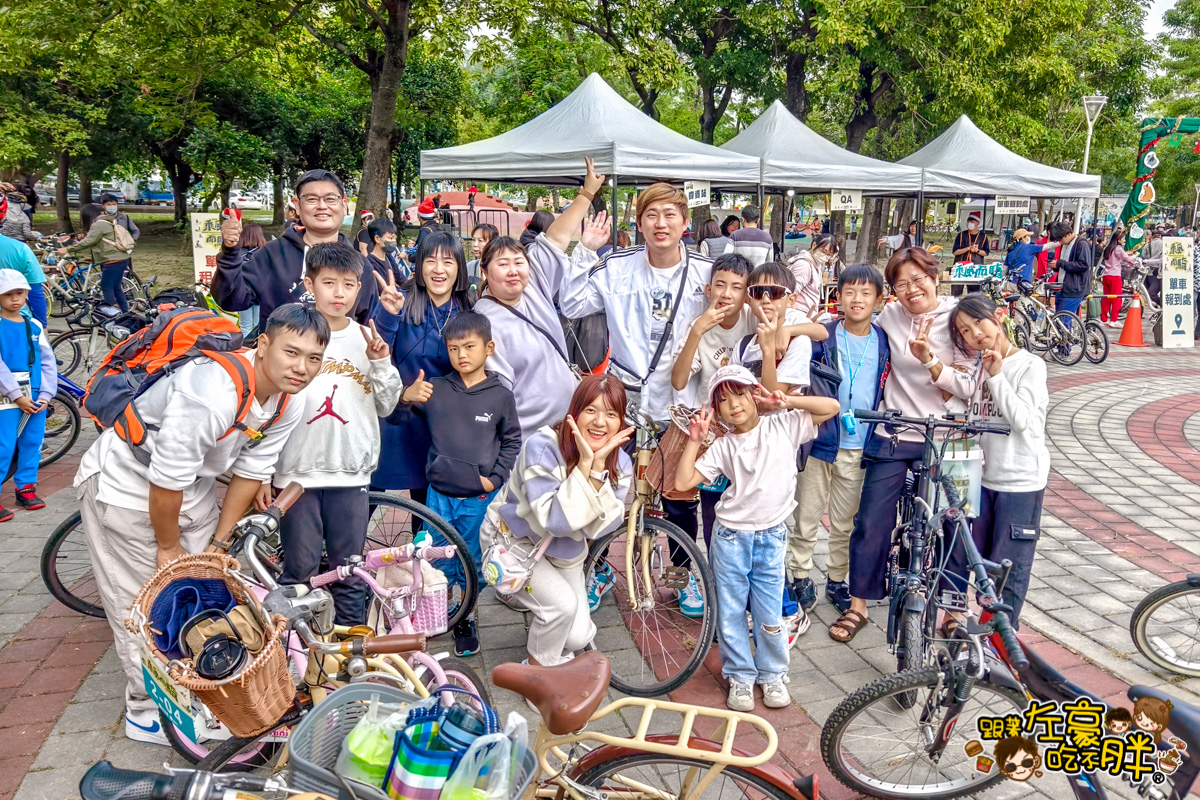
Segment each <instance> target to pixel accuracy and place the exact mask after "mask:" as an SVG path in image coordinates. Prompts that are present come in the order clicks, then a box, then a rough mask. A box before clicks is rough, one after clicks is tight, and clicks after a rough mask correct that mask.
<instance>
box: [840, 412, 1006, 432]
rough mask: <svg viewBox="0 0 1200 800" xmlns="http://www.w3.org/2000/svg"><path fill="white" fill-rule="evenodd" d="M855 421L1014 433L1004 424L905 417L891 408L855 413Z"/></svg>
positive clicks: (948, 418) (947, 418)
mask: <svg viewBox="0 0 1200 800" xmlns="http://www.w3.org/2000/svg"><path fill="white" fill-rule="evenodd" d="M854 417H855V419H861V420H862V421H863V422H875V423H883V424H886V425H907V426H909V427H913V428H925V429H926V430H928V431H934V430H938V429H943V430H956V431H966V432H967V433H998V434H1000V435H1002V436H1007V435H1008V434H1010V433H1012V427H1011V426H1009V425H1005V424H1003V423H991V422H972V421H970V420H962V419H955V418H953V417H943V418H942V419H938V418H937V417H935V416H933V415H932V414H930V415H929V416H928V417H923V418H922V417H903V416H901V415H900V412H899V411H897V410H895V409H894V408H889V409H887V410H886V411H862V410H856V411H855V412H854Z"/></svg>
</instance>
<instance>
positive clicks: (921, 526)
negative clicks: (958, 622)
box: [854, 409, 1009, 702]
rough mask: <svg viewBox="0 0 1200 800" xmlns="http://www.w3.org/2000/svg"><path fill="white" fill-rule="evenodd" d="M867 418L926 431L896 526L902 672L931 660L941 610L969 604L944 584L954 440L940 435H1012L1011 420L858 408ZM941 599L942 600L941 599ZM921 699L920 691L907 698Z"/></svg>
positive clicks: (895, 636) (892, 601) (892, 574)
mask: <svg viewBox="0 0 1200 800" xmlns="http://www.w3.org/2000/svg"><path fill="white" fill-rule="evenodd" d="M854 416H855V417H856V418H858V419H860V420H863V421H864V422H875V423H884V424H885V425H886V426H887V430H889V431H890V432H892V433H893V435H894V432H895V430H896V429H897V428H906V429H909V430H915V431H918V432H919V433H921V435H922V436H923V437H924V440H925V453H924V455H923V456H922V457H921V463H920V464H918V465H917V467H916V469H914V470H913V471H912V472H911V473H910V474H909V475H908V477H907V479H906V481H905V485H904V491H903V493H902V494H901V495H900V502H899V505H898V508H897V512H898V513H897V517H898V520H899V521H898V522H897V523H896V527H895V529H893V531H892V547H891V552H890V553H889V554H888V564H887V596H888V624H887V641H888V644H889V645H890V646H891V648H892V652H893V653H895V655H896V668H897V671H903V670H906V669H910V668H912V667H919V666H922V665H924V664H927V663H929V658H930V654H931V651H932V648H933V644H934V643H935V641H936V640H937V630H936V629H937V616H938V615H937V609H938V607H939V605H940V606H942V607H946V608H951V609H954V610H965V609H966V598H965V595H963V594H962V593H961V592H953V591H951V590H948V589H945V588H943V587H939V582H940V577H939V576H940V574H941V573H940V570H939V569H938V568H937V567H938V565H939V564H940V563H944V561H945V556H946V554H947V553H949V552H950V550H949V548H947V547H944V546H943V542H942V529H941V525H940V522H939V520H940V517H939V515H938V514H937V513H936V509H937V508H938V504H939V498H940V494H941V493H940V482H939V478H941V466H942V463H943V461H944V459H945V455H946V447H947V446H948V445H949V444H950V442H951V441H952V440H951V439H950V438H946V439H943V440H942V441H941V442H940V443H939V442H938V441H937V440H936V439H935V438H934V435H935V434H936V433H937V432H939V431H942V432H945V433H950V434H961V435H963V436H973V435H978V434H981V433H998V434H1004V435H1007V434H1008V432H1009V427H1008V426H1007V425H993V424H986V423H980V422H970V421H967V420H964V419H961V418H958V417H955V416H954V415H947V416H946V417H943V418H942V419H938V418H937V417H934V416H929V417H926V418H924V419H920V418H917V417H902V416H900V414H899V412H898V411H895V410H892V409H889V410H887V411H855V412H854ZM939 598H940V599H939ZM905 699H907V700H909V701H915V699H916V693H912V694H910V695H906V696H904V697H902V698H901V701H902V702H903V701H904V700H905Z"/></svg>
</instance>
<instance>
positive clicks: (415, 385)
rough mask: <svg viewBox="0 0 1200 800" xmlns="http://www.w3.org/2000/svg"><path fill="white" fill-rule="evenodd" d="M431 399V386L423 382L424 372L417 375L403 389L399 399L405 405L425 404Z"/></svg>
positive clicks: (425, 381)
mask: <svg viewBox="0 0 1200 800" xmlns="http://www.w3.org/2000/svg"><path fill="white" fill-rule="evenodd" d="M431 397H433V384H432V383H430V382H429V381H427V380H425V370H421V371H420V372H419V373H417V379H416V380H415V381H413V382H412V383H411V384H409V385H408V387H407V388H405V390H404V393H403V394H401V395H400V399H401V400H403V401H404V402H405V403H425V402H428V401H429V398H431Z"/></svg>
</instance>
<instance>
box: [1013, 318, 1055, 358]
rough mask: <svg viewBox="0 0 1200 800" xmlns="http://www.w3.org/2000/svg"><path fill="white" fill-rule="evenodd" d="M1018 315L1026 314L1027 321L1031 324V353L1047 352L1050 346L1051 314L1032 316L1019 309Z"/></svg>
mask: <svg viewBox="0 0 1200 800" xmlns="http://www.w3.org/2000/svg"><path fill="white" fill-rule="evenodd" d="M1017 313H1020V314H1024V315H1025V321H1026V322H1028V323H1029V352H1031V353H1044V352H1046V348H1048V347H1049V346H1050V328H1051V325H1050V313H1049V312H1048V311H1039V312H1037V313H1036V314H1035V315H1033V316H1030V315H1029V313H1028V312H1026V311H1023V310H1022V309H1017Z"/></svg>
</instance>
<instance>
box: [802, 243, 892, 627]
mask: <svg viewBox="0 0 1200 800" xmlns="http://www.w3.org/2000/svg"><path fill="white" fill-rule="evenodd" d="M883 297H884V285H883V276H882V275H881V274H880V272H879V270H878V269H876V268H875V267H873V266H871V265H870V264H852V265H850V266H849V267H846V268H845V269H843V270H842V272H841V275H839V276H838V306H839V308H841V310H842V313H843V314H844V315H845V319H843V320H835V321H833V322H829V323H826V328H827V329H828V330H829V338H827V339H826V340H825V341H823V342H815V341H814V342H813V353H812V360H813V363H814V364H818V363H819V364H823V365H825V366H826V367H828V368H830V369H832V370H836V371H837V373H838V374H839V375H841V377H842V380H841V383H840V384H839V385H838V387H837V397H838V400H839V401H840V403H841V406H842V410H841V412H840V413H839V414H838V415H837V416H836V417H834V418H833V419H830V420H826V421H825V422H822V423H821V425H820V427H819V428H818V429H817V438H816V441H814V442H813V446H812V452H811V453H810V454H809V459H808V463H807V464H806V465H805V467H804V471H803V472H801V473H800V478H799V480H798V481H797V484H796V501H797V506H796V516H795V525H794V528H793V531H792V532H791V535H790V536H789V537H788V539H789V541H788V564H787V567H788V583H789V587H790V588H791V590H792V593H793V594H794V595H795V596H796V600H797V602H799V603H801V604H802V605H803V604H805V603H809V604H812V603H815V602H816V590H815V587H814V586H813V582H812V579H811V578H810V577H808V576H809V573H810V571H811V570H812V569H813V560H812V555H813V549H814V548H815V546H816V542H817V529H818V526H819V525H820V523H821V515H822V514H824V513H825V511H826V507H828V511H829V562H828V564H827V565H826V569H827V570H828V579H827V580H826V582H825V597H826V598H827V599H828V600H829V602H830V603H832V604H833V605H834V606H835V607H836V608H837V610H838V611H839V612H840V613H841V614H842V617H841V618H840V619H839V620H838V622H836V623H834V626H833V628H831V629H830V635H831V636H832V637H833V638H834V639H837V640H838V641H845V640H846V638H847V635H849V638H853V634H854V633H856V632H857V628H860V627H862V625H863V624H865V623H866V619H865V615H866V612H865V605H864V607H863V608H861V609H853V610H852V609H851V608H850V605H851V597H850V585H849V584H848V583H847V581H846V579H847V576H848V575H849V569H850V533H851V532H852V531H853V530H854V516H855V515H856V514H857V513H858V506H859V498H860V495H861V494H862V485H863V478H864V477H865V475H866V470H865V469H863V466H862V455H863V447H864V446H865V445H866V441H867V438H868V437H869V436H870V433H871V426H870V425H868V424H867V423H865V422H861V421H859V420H856V419H855V418H854V412H855V411H856V410H866V411H870V410H874V409H876V408H878V407H879V404H880V403H881V402H882V400H883V386H884V382H885V381H886V380H887V375H888V370H889V365H890V359H891V348H890V347H889V346H888V337H887V334H886V333H884V331H883V329H882V328H880V327H879V326H877V325H875V324H874V323H872V321H871V315H872V314H873V313H874V311H875V307H876V305H877V304H878V303H879V302H880V301H881V300H882V299H883ZM811 388H812V389H813V390H816V389H818V383H817V382H814V383H813V385H812V387H811ZM859 602H860V603H865V601H859ZM852 628H853V630H851V629H852ZM837 631H840V632H837Z"/></svg>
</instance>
